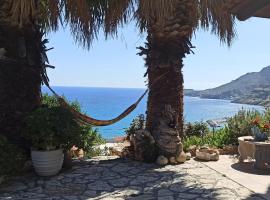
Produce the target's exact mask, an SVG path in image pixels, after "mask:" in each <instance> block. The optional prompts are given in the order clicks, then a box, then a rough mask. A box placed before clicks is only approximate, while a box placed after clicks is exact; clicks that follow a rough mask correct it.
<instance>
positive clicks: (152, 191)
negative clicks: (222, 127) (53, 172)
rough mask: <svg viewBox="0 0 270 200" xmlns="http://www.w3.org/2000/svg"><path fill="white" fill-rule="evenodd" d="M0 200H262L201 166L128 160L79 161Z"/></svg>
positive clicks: (28, 179) (18, 183)
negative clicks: (164, 164)
mask: <svg viewBox="0 0 270 200" xmlns="http://www.w3.org/2000/svg"><path fill="white" fill-rule="evenodd" d="M0 199H11V200H13V199H21V200H23V199H44V200H45V199H46V200H49V199H51V200H52V199H54V200H57V199H72V200H73V199H74V200H76V199H80V200H87V199H134V200H135V199H139V200H141V199H162V200H163V199H169V200H170V199H230V200H232V199H250V200H251V199H262V198H260V197H259V196H258V195H256V194H252V193H250V192H249V191H248V190H247V189H246V188H244V187H242V186H240V185H238V184H237V183H235V182H233V181H231V180H230V179H227V178H226V177H224V176H222V175H221V174H219V173H217V172H215V171H214V170H212V169H210V168H208V167H206V166H205V165H202V164H201V163H200V162H196V161H193V160H191V161H188V162H186V163H184V164H182V165H175V166H173V165H168V166H166V167H159V166H157V165H155V164H146V163H141V162H136V161H131V160H126V159H113V160H98V159H92V160H89V161H75V162H74V167H73V169H72V170H67V171H64V172H62V173H60V174H59V175H58V176H54V177H50V178H40V177H37V176H35V175H33V174H31V175H28V176H25V177H19V178H18V179H16V180H13V181H12V182H10V183H9V184H8V185H6V186H4V187H3V188H1V189H0Z"/></svg>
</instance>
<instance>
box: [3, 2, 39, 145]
mask: <svg viewBox="0 0 270 200" xmlns="http://www.w3.org/2000/svg"><path fill="white" fill-rule="evenodd" d="M1 2H2V1H1ZM9 8H10V1H8V0H6V1H4V2H3V4H2V5H0V134H3V135H5V136H6V137H7V138H9V139H10V140H11V141H12V142H13V143H19V144H20V145H25V143H24V142H23V140H22V139H21V138H20V132H21V128H22V125H23V118H24V117H25V115H26V114H27V113H28V112H30V111H32V110H33V109H34V108H36V107H37V106H38V105H39V104H40V91H41V71H42V65H41V56H40V48H39V47H40V44H41V38H42V36H41V34H40V33H39V30H38V29H35V27H34V26H27V27H23V28H19V27H17V26H14V25H12V23H11V20H10V21H9Z"/></svg>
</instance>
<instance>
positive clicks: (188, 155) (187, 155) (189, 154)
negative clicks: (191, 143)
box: [186, 152, 191, 160]
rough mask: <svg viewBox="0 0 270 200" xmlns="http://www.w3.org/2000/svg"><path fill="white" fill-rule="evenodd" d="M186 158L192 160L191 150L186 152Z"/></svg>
mask: <svg viewBox="0 0 270 200" xmlns="http://www.w3.org/2000/svg"><path fill="white" fill-rule="evenodd" d="M186 159H187V160H190V159H191V153H189V152H188V153H186Z"/></svg>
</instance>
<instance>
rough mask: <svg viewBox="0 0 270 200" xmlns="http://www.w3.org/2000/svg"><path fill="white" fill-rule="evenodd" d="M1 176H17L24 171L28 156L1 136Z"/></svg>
mask: <svg viewBox="0 0 270 200" xmlns="http://www.w3.org/2000/svg"><path fill="white" fill-rule="evenodd" d="M0 152H1V157H0V169H1V170H0V176H3V175H16V174H18V173H20V172H21V171H22V169H23V168H24V164H25V162H26V158H27V156H26V154H25V152H24V151H23V150H22V149H19V148H18V147H16V146H15V145H13V144H10V143H9V142H8V140H7V139H6V138H5V137H4V136H2V135H0Z"/></svg>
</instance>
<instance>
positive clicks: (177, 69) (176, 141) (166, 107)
mask: <svg viewBox="0 0 270 200" xmlns="http://www.w3.org/2000/svg"><path fill="white" fill-rule="evenodd" d="M117 2H118V4H117V6H118V8H119V7H120V8H122V9H114V8H113V7H112V9H113V10H109V11H110V12H112V13H114V15H113V17H110V18H109V20H106V21H105V32H106V34H108V33H111V34H115V33H117V28H118V26H117V24H120V25H121V24H122V23H123V21H125V20H126V16H127V15H131V16H132V17H133V19H135V20H136V21H137V25H138V27H139V29H140V31H141V32H146V33H147V41H146V43H145V46H144V47H139V49H140V52H139V55H140V56H144V57H145V65H146V67H147V71H146V74H145V75H146V76H148V82H149V86H150V88H149V96H148V103H147V122H146V123H147V124H146V128H147V130H148V131H150V133H151V135H152V136H153V137H154V139H155V143H156V146H157V147H158V154H159V155H165V156H166V157H168V158H170V157H177V156H178V155H179V153H180V152H181V151H182V145H181V140H180V137H181V136H182V135H183V74H182V68H183V58H184V57H185V56H186V54H189V53H191V52H192V48H193V46H192V44H191V38H192V36H193V34H194V33H195V31H196V30H197V29H199V28H202V29H205V30H208V29H211V32H212V33H214V34H216V35H218V36H219V38H220V40H221V42H225V43H227V44H228V45H230V44H231V41H232V39H233V37H234V35H235V32H234V16H232V15H231V14H229V12H227V11H226V6H227V2H226V1H225V0H219V1H216V0H135V1H133V0H118V1H117ZM128 3H129V4H128ZM121 4H122V6H119V5H121ZM127 4H128V5H129V6H127ZM113 11H114V12H113ZM121 19H122V20H121ZM117 20H118V21H119V22H120V23H117ZM157 79H159V81H158V84H156V83H155V82H156V80H157ZM146 152H149V151H146ZM152 152H154V151H152ZM142 157H146V156H142ZM147 157H149V155H148V156H147Z"/></svg>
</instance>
